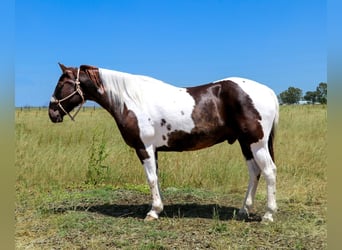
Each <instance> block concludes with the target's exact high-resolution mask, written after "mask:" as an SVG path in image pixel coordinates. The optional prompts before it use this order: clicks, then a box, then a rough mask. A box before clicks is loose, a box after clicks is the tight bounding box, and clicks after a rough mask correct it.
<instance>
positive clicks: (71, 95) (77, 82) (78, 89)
mask: <svg viewBox="0 0 342 250" xmlns="http://www.w3.org/2000/svg"><path fill="white" fill-rule="evenodd" d="M80 85H81V82H80V69H79V68H78V69H77V76H76V80H75V86H76V89H75V91H74V92H72V93H71V94H70V95H68V96H66V97H64V98H62V99H61V100H58V99H57V98H56V97H54V96H52V98H51V102H53V103H56V104H57V105H58V107H60V108H61V110H63V112H64V113H65V114H67V115H68V116H69V117H70V119H71V120H72V121H75V117H76V115H77V114H78V112H79V111H80V110H81V108H82V106H83V104H84V103H85V99H84V95H83V92H82V90H81V87H80ZM75 94H79V95H80V96H81V98H82V103H81V104H80V105H79V106H78V109H77V110H76V112H75V114H74V115H71V114H70V113H69V112H67V111H66V110H65V109H64V107H63V106H62V104H61V103H62V102H63V101H65V100H68V99H69V98H71V97H73V96H74V95H75Z"/></svg>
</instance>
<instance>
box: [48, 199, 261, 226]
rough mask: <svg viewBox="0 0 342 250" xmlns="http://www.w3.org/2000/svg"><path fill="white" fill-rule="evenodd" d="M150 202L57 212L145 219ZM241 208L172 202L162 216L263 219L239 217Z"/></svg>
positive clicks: (255, 216) (258, 219)
mask: <svg viewBox="0 0 342 250" xmlns="http://www.w3.org/2000/svg"><path fill="white" fill-rule="evenodd" d="M149 209H150V205H148V204H134V205H126V204H103V205H92V206H77V207H76V208H75V207H72V208H60V209H58V211H55V212H57V213H63V212H66V211H75V210H76V211H87V212H93V213H98V214H102V215H106V216H111V217H117V218H124V217H131V218H138V219H144V218H145V216H146V213H147V212H148V211H149ZM238 212H239V209H238V208H236V207H226V206H220V205H218V204H197V203H189V204H171V205H165V206H164V211H163V212H162V213H161V215H160V216H161V217H166V218H204V219H218V220H223V221H224V220H232V219H235V220H243V221H246V222H253V221H261V217H260V216H258V215H256V214H251V215H250V216H249V217H248V218H246V217H244V218H241V217H238Z"/></svg>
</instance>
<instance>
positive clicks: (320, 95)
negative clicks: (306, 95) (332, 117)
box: [316, 82, 328, 104]
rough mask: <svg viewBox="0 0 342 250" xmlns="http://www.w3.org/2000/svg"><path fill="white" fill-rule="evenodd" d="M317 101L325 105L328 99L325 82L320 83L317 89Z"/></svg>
mask: <svg viewBox="0 0 342 250" xmlns="http://www.w3.org/2000/svg"><path fill="white" fill-rule="evenodd" d="M316 92H317V101H318V102H320V103H322V104H327V101H328V100H327V97H328V84H327V83H325V82H321V83H320V84H319V85H318V86H317V88H316Z"/></svg>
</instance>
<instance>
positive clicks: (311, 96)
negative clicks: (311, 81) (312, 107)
mask: <svg viewBox="0 0 342 250" xmlns="http://www.w3.org/2000/svg"><path fill="white" fill-rule="evenodd" d="M304 100H305V101H308V102H311V103H312V104H314V103H315V102H317V91H307V92H306V93H305V95H304Z"/></svg>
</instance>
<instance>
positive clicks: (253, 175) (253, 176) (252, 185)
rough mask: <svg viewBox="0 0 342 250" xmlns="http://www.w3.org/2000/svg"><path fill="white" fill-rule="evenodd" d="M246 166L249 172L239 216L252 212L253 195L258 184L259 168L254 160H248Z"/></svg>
mask: <svg viewBox="0 0 342 250" xmlns="http://www.w3.org/2000/svg"><path fill="white" fill-rule="evenodd" d="M247 166H248V172H249V183H248V189H247V192H246V197H245V200H244V202H243V206H242V208H241V209H240V211H239V214H240V215H243V216H246V215H247V216H248V215H249V213H250V212H251V211H252V210H253V205H254V198H255V193H256V190H257V187H258V183H259V180H258V175H259V174H260V168H259V167H258V165H257V164H256V163H255V161H254V159H252V160H248V161H247Z"/></svg>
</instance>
